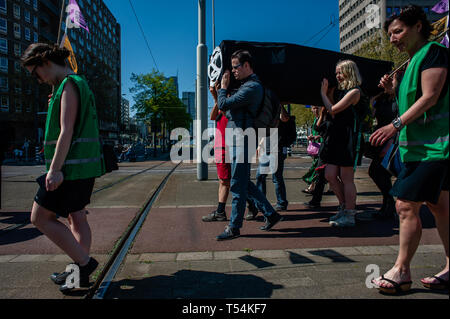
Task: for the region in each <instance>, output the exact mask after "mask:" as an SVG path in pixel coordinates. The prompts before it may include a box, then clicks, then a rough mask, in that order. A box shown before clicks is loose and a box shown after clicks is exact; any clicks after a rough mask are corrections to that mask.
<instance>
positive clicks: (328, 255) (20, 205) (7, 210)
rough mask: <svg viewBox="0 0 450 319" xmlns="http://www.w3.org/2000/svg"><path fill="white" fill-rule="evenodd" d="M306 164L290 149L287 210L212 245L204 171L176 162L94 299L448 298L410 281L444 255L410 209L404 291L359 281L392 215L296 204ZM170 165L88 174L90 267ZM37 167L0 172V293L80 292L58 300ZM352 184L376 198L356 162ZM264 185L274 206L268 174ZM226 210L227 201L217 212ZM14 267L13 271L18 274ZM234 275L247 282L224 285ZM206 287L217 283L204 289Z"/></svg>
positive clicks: (212, 195) (382, 253)
mask: <svg viewBox="0 0 450 319" xmlns="http://www.w3.org/2000/svg"><path fill="white" fill-rule="evenodd" d="M309 164H310V159H309V158H308V157H307V156H305V153H304V150H303V151H302V150H301V149H300V150H296V152H295V153H294V155H293V156H292V157H290V158H288V160H287V161H286V169H285V174H284V175H285V179H286V185H287V194H288V200H289V201H290V204H289V207H288V211H286V212H282V215H283V216H284V217H285V220H284V221H283V222H280V223H279V224H278V225H277V226H276V227H275V228H274V229H273V230H272V231H270V232H262V231H260V230H259V226H260V225H261V224H262V217H258V218H257V220H255V221H247V222H244V227H243V228H242V230H241V237H239V238H237V239H234V240H232V241H225V242H217V241H216V240H215V236H217V235H218V234H219V233H220V232H221V231H222V230H223V228H224V226H225V225H226V222H215V223H204V222H202V221H201V216H204V215H206V214H208V213H209V212H211V211H212V210H214V209H215V206H216V202H217V187H218V184H217V178H216V175H215V167H214V166H213V165H210V166H209V180H208V181H203V182H200V181H197V179H196V164H182V165H180V166H178V167H177V169H176V170H175V171H174V173H173V174H172V175H171V176H170V178H169V180H168V181H167V184H165V186H164V187H163V189H162V191H161V192H160V193H159V195H158V197H157V198H156V200H155V202H154V204H153V206H152V208H151V210H150V212H149V214H148V216H147V218H146V220H145V222H144V223H143V225H142V227H141V229H140V230H139V233H138V234H137V236H136V239H135V241H134V242H133V244H132V247H130V249H129V251H128V255H127V257H126V259H125V261H124V262H123V263H122V265H121V266H120V271H119V272H118V273H117V275H116V276H115V278H114V280H113V281H112V282H111V286H110V289H109V290H108V292H107V293H106V295H105V296H104V298H139V299H142V298H150V299H154V298H162V299H171V298H274V299H278V298H282V299H301V298H320V299H322V298H394V299H395V298H432V299H436V298H438V299H439V298H448V295H447V294H445V293H444V294H442V293H438V292H432V291H428V290H426V289H424V288H422V287H421V285H420V282H419V281H418V280H419V279H420V278H421V277H420V276H426V275H429V274H432V273H433V272H437V271H439V269H440V267H441V266H442V265H443V263H444V260H445V259H444V254H443V249H442V247H441V246H440V240H439V238H438V235H437V232H436V229H435V225H434V220H433V217H432V216H431V214H430V213H429V212H427V211H426V210H424V211H423V212H422V219H423V228H424V229H423V235H422V241H421V245H422V246H421V248H420V249H419V251H418V254H417V255H416V258H415V259H414V263H413V270H414V273H413V276H414V280H415V282H414V285H413V288H414V289H413V290H412V291H410V292H409V293H407V294H405V295H403V296H399V297H390V296H384V295H382V294H380V293H378V292H377V291H376V290H374V289H368V288H367V287H366V278H367V276H369V275H370V272H368V271H367V270H366V267H367V266H368V265H372V264H375V265H377V266H378V267H379V271H380V272H381V271H385V270H387V269H388V267H389V266H390V265H391V264H392V263H393V262H394V260H395V256H396V252H397V250H398V224H397V223H396V222H395V221H394V220H388V221H378V220H373V221H368V220H366V221H362V220H359V221H358V222H357V226H356V227H355V228H351V229H338V228H332V227H330V226H329V225H328V222H327V221H328V218H329V217H330V216H332V214H334V212H335V211H336V209H337V207H336V204H337V202H336V198H335V196H334V195H326V196H324V200H323V202H322V204H323V206H324V207H323V208H322V209H321V210H320V211H311V210H308V209H305V207H304V206H303V202H305V201H307V200H308V198H310V197H309V196H307V195H306V194H304V193H302V192H301V190H302V189H304V188H305V184H304V182H303V181H300V177H301V176H302V175H303V174H304V173H305V172H306V170H307V169H308V167H309ZM174 167H175V164H173V163H171V162H170V161H148V162H136V163H127V162H125V163H121V164H120V169H119V170H118V171H114V172H113V173H110V174H107V175H105V176H103V177H102V178H100V179H98V180H97V181H96V184H95V188H94V195H93V197H92V202H91V204H90V205H89V206H88V210H89V216H88V218H89V222H90V224H91V228H92V233H93V245H92V253H93V254H94V256H96V258H97V259H98V260H99V261H101V266H102V267H103V266H105V264H106V263H107V262H108V260H109V258H110V255H111V251H112V250H113V249H114V247H115V245H117V242H118V240H119V239H120V238H121V237H122V236H123V234H124V233H125V231H126V230H127V228H128V226H129V224H130V222H131V221H132V220H133V218H134V217H135V216H136V215H137V214H138V213H139V212H140V210H141V209H142V208H143V206H144V205H145V203H146V201H147V200H148V198H149V196H150V195H151V194H152V193H153V191H154V190H155V189H156V188H157V185H158V184H159V183H160V182H161V179H162V178H163V177H164V176H165V175H166V174H167V173H168V172H169V171H170V170H171V169H172V168H174ZM42 172H43V167H42V166H28V167H20V166H6V167H4V169H3V178H2V183H3V185H2V189H3V203H4V204H3V209H2V210H1V211H0V298H52V299H54V298H56V299H59V298H81V297H83V296H84V295H85V293H86V291H84V293H83V291H82V290H81V292H79V293H76V294H74V295H70V296H64V295H62V294H61V293H60V292H59V291H58V289H57V286H55V285H54V284H53V283H52V282H51V281H50V279H49V277H48V276H49V275H50V274H51V273H52V272H54V271H61V270H63V269H64V267H65V265H66V264H67V263H69V262H70V260H69V259H68V257H66V256H64V254H63V252H62V251H61V250H59V248H57V247H56V246H55V245H54V244H52V243H51V242H50V241H49V240H48V239H47V238H46V237H45V236H43V235H42V234H41V233H40V232H39V231H38V230H37V229H36V228H34V227H33V226H32V225H31V224H30V222H29V211H30V209H31V205H32V200H33V196H34V194H35V192H36V191H37V184H36V183H35V182H34V180H35V178H36V177H37V176H39V175H40V174H41V173H42ZM254 174H255V170H254V169H253V170H252V175H253V176H254ZM355 180H356V185H357V189H358V201H357V202H358V211H359V212H362V211H367V210H374V209H377V208H379V207H380V205H381V196H380V194H379V192H378V190H377V189H376V187H375V186H374V184H373V182H372V181H371V180H370V178H368V176H367V163H366V161H365V162H364V164H363V166H362V167H360V168H358V170H357V173H356V179H355ZM267 192H268V198H269V200H270V201H271V202H272V203H273V204H275V202H276V199H275V195H274V190H273V184H272V182H271V181H270V179H269V180H268V190H267ZM230 200H231V198H230V199H229V201H228V205H229V204H230ZM230 210H231V207H230V206H227V208H226V211H227V214H228V216H229V212H230ZM99 268H101V267H99ZM18 269H19V270H20V269H23V270H24V271H23V272H21V275H20V279H19V278H17V276H16V274H17V270H18ZM25 269H27V271H25ZM330 270H333V271H330ZM99 272H100V269H98V270H97V272H96V274H97V275H98V273H99ZM94 277H95V276H94ZM94 280H95V278H94ZM242 281H244V282H246V283H247V285H244V286H246V287H248V289H244V290H239V291H236V290H235V289H233V287H234V286H235V285H236V284H238V283H240V282H242ZM224 282H227V284H224ZM216 284H220V286H221V288H220V289H218V290H217V289H212V286H214V285H216ZM250 287H254V288H250ZM256 287H260V288H256ZM212 291H213V292H212Z"/></svg>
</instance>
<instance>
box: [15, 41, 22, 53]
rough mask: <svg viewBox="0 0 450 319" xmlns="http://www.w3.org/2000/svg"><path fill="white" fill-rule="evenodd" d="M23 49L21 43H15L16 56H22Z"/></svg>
mask: <svg viewBox="0 0 450 319" xmlns="http://www.w3.org/2000/svg"><path fill="white" fill-rule="evenodd" d="M21 53H22V50H21V49H20V44H19V43H14V54H15V55H16V56H21Z"/></svg>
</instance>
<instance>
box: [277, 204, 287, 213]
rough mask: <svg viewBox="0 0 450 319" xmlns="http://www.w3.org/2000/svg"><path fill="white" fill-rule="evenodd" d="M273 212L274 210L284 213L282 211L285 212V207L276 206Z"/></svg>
mask: <svg viewBox="0 0 450 319" xmlns="http://www.w3.org/2000/svg"><path fill="white" fill-rule="evenodd" d="M275 210H276V211H277V212H284V211H287V206H281V205H277V206H276V207H275Z"/></svg>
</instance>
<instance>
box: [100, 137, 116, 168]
mask: <svg viewBox="0 0 450 319" xmlns="http://www.w3.org/2000/svg"><path fill="white" fill-rule="evenodd" d="M102 154H103V158H104V160H105V170H106V173H111V172H112V171H115V170H118V169H119V166H118V165H117V156H116V154H115V153H114V147H113V146H112V145H109V144H103V146H102Z"/></svg>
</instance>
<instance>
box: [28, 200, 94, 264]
mask: <svg viewBox="0 0 450 319" xmlns="http://www.w3.org/2000/svg"><path fill="white" fill-rule="evenodd" d="M31 222H32V223H33V225H35V226H36V227H37V228H38V229H39V230H40V231H41V232H42V233H44V235H46V236H47V237H48V238H49V239H50V240H51V241H52V242H53V243H55V244H56V245H57V246H58V247H59V248H61V249H62V250H63V251H64V252H65V253H66V254H67V255H68V256H69V257H70V258H72V259H73V260H74V261H75V262H77V263H79V264H80V265H81V266H83V265H85V264H87V263H88V262H89V255H88V254H87V253H86V252H85V251H84V249H83V247H81V245H80V244H79V243H78V242H77V240H76V239H75V237H74V236H73V234H72V232H71V231H70V230H69V228H67V226H66V225H64V224H63V223H61V222H59V221H58V220H57V219H56V214H55V213H53V212H52V211H49V210H48V209H45V208H43V207H41V206H39V205H38V204H37V203H36V202H35V203H34V204H33V209H32V211H31Z"/></svg>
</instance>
